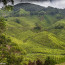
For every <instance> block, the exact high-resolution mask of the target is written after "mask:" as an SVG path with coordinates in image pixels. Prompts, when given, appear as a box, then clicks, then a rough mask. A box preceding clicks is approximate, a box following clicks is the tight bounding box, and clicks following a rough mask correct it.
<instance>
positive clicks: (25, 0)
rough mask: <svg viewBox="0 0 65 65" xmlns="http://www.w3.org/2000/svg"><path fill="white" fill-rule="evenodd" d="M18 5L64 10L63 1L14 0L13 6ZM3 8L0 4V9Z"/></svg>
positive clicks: (64, 3)
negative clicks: (24, 4) (25, 4)
mask: <svg viewBox="0 0 65 65" xmlns="http://www.w3.org/2000/svg"><path fill="white" fill-rule="evenodd" d="M18 3H33V4H37V5H40V6H44V7H48V6H51V7H54V8H60V9H64V8H65V0H14V5H16V4H18ZM2 6H3V4H2V3H0V8H1V7H2Z"/></svg>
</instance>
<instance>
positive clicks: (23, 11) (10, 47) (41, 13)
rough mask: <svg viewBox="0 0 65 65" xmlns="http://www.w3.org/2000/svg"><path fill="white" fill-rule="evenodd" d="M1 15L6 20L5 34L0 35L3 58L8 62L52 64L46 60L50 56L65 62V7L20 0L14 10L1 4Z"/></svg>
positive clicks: (28, 64) (56, 61)
mask: <svg viewBox="0 0 65 65" xmlns="http://www.w3.org/2000/svg"><path fill="white" fill-rule="evenodd" d="M1 17H4V18H3V19H5V20H4V22H5V23H6V29H5V30H4V32H3V34H4V35H3V34H1V36H0V37H1V38H0V39H2V40H0V47H3V49H1V50H0V51H1V53H2V55H3V56H4V57H2V56H1V57H2V58H3V59H2V62H5V63H7V64H8V65H26V64H27V65H32V64H33V63H35V61H36V63H38V62H39V63H40V65H49V64H46V63H47V61H50V59H51V60H52V59H53V60H52V62H53V63H55V64H57V63H62V62H65V9H57V8H53V7H48V8H45V7H41V6H39V5H34V4H30V3H20V4H17V5H15V6H14V7H13V10H9V11H8V10H5V9H4V8H2V9H1V10H0V18H1ZM1 19H2V18H1ZM1 19H0V20H1ZM2 28H3V27H2ZM3 40H4V41H3ZM4 42H5V43H4ZM3 43H4V44H3ZM5 49H6V50H5ZM3 50H5V51H4V52H3ZM38 59H39V60H38ZM45 59H46V61H45ZM0 62H1V61H0ZM16 62H17V63H16ZM52 62H50V63H52ZM10 63H11V64H10ZM31 63H32V64H31ZM41 63H42V64H41ZM33 65H35V64H33ZM37 65H39V64H37ZM50 65H54V64H50Z"/></svg>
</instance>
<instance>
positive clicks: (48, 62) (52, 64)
mask: <svg viewBox="0 0 65 65" xmlns="http://www.w3.org/2000/svg"><path fill="white" fill-rule="evenodd" d="M55 64H56V62H55V61H54V60H53V59H52V58H50V57H47V58H46V60H45V63H44V65H55Z"/></svg>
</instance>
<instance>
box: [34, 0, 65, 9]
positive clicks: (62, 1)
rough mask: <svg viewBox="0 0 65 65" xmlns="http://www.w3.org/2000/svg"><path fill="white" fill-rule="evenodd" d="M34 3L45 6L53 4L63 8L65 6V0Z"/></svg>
mask: <svg viewBox="0 0 65 65" xmlns="http://www.w3.org/2000/svg"><path fill="white" fill-rule="evenodd" d="M33 3H34V4H37V5H40V6H45V7H48V6H52V7H55V8H61V9H63V8H65V0H54V1H52V2H50V1H46V2H33Z"/></svg>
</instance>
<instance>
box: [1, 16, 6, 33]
mask: <svg viewBox="0 0 65 65" xmlns="http://www.w3.org/2000/svg"><path fill="white" fill-rule="evenodd" d="M5 26H6V25H5V19H4V18H3V17H0V33H3V32H4V31H5Z"/></svg>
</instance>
